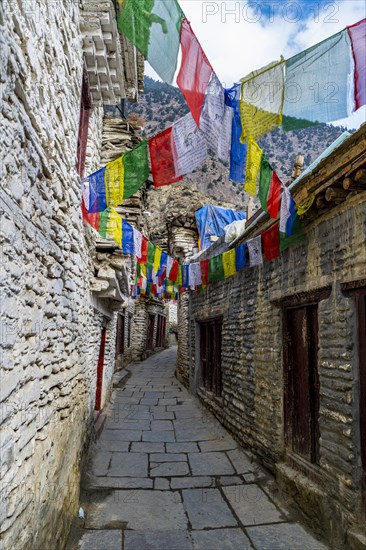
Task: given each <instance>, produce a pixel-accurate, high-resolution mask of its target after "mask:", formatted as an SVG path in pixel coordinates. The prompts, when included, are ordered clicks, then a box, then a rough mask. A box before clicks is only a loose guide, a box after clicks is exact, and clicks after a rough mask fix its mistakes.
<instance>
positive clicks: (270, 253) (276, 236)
mask: <svg viewBox="0 0 366 550" xmlns="http://www.w3.org/2000/svg"><path fill="white" fill-rule="evenodd" d="M262 240H263V249H264V258H265V260H267V262H270V261H272V260H275V259H276V258H278V256H279V255H280V231H279V223H275V224H274V225H272V227H270V228H269V229H267V230H266V231H264V232H263V233H262Z"/></svg>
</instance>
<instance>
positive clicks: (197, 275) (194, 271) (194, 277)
mask: <svg viewBox="0 0 366 550" xmlns="http://www.w3.org/2000/svg"><path fill="white" fill-rule="evenodd" d="M201 284H202V276H201V266H200V264H199V262H198V263H194V264H189V286H190V288H191V289H192V290H195V288H196V287H197V286H200V285H201Z"/></svg>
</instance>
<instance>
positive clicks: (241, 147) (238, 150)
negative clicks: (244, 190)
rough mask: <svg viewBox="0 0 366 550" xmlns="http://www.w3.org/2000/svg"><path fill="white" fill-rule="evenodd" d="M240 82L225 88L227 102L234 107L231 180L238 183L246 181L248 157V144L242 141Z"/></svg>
mask: <svg viewBox="0 0 366 550" xmlns="http://www.w3.org/2000/svg"><path fill="white" fill-rule="evenodd" d="M239 100H240V84H234V86H233V87H232V88H230V89H229V90H225V103H226V105H227V106H228V107H231V108H232V109H233V120H232V125H231V149H230V176H229V177H230V180H231V181H234V182H236V183H244V172H245V163H246V159H247V150H248V146H247V144H244V143H241V141H240V137H241V134H242V126H241V118H240V110H239Z"/></svg>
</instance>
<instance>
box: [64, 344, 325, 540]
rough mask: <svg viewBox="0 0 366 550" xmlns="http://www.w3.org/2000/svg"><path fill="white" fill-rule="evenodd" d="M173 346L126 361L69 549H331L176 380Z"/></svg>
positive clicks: (93, 456) (93, 453) (92, 461)
mask: <svg viewBox="0 0 366 550" xmlns="http://www.w3.org/2000/svg"><path fill="white" fill-rule="evenodd" d="M175 360H176V348H170V349H169V350H166V351H163V352H161V353H159V354H157V355H154V356H152V357H150V358H149V359H148V360H146V361H144V362H141V363H137V364H133V365H131V366H130V367H129V371H130V372H131V376H130V378H129V379H128V380H127V381H126V383H125V386H124V387H122V388H117V389H115V390H114V392H113V395H112V399H111V403H110V405H109V407H108V409H107V411H106V414H107V416H108V418H107V421H106V424H105V427H104V430H103V432H102V434H101V436H100V437H99V439H98V441H97V443H96V444H94V446H93V448H92V450H91V454H90V459H89V462H88V466H87V468H86V471H85V472H84V475H83V482H82V493H81V494H82V497H81V502H80V505H81V506H82V507H83V509H84V511H85V519H84V520H83V521H82V520H76V522H75V525H74V528H73V530H72V533H71V535H70V539H69V542H68V546H67V550H99V549H100V550H112V549H113V550H117V549H118V550H246V549H247V548H248V549H249V548H254V549H257V550H267V549H268V550H293V549H294V550H297V549H300V548H302V549H304V548H306V550H324V549H325V548H326V547H325V546H324V545H322V543H321V542H319V541H318V540H316V539H315V538H314V537H313V536H312V535H311V534H309V533H308V532H307V531H306V530H305V529H304V528H303V527H302V526H301V525H299V524H298V523H296V521H294V519H293V518H292V517H291V515H290V514H288V513H287V512H286V508H285V507H282V508H281V510H282V511H281V510H280V509H279V508H278V507H277V506H276V504H275V502H274V499H272V498H271V494H270V493H269V489H268V486H266V485H264V484H262V479H265V478H268V473H267V472H264V471H263V469H261V468H260V467H259V466H258V464H256V463H255V462H254V461H253V458H252V456H251V455H250V453H247V452H245V451H244V450H243V449H241V448H240V447H239V445H238V444H237V443H236V442H235V440H234V439H233V437H232V436H231V435H229V433H228V432H226V430H225V429H224V428H223V427H222V426H221V425H220V424H219V422H218V421H217V420H216V419H215V418H214V417H213V416H212V415H211V414H210V413H209V412H208V411H207V410H206V409H205V408H204V407H203V406H202V405H201V403H200V402H199V400H198V399H196V398H195V397H193V396H192V395H191V394H190V393H189V392H188V391H187V390H186V389H185V388H184V387H183V386H182V385H181V384H180V383H179V382H178V381H177V380H176V379H175V377H174V369H175Z"/></svg>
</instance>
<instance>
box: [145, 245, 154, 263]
mask: <svg viewBox="0 0 366 550" xmlns="http://www.w3.org/2000/svg"><path fill="white" fill-rule="evenodd" d="M154 259H155V245H154V244H153V243H152V242H150V241H149V243H148V250H147V260H146V266H147V267H153V266H154Z"/></svg>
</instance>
